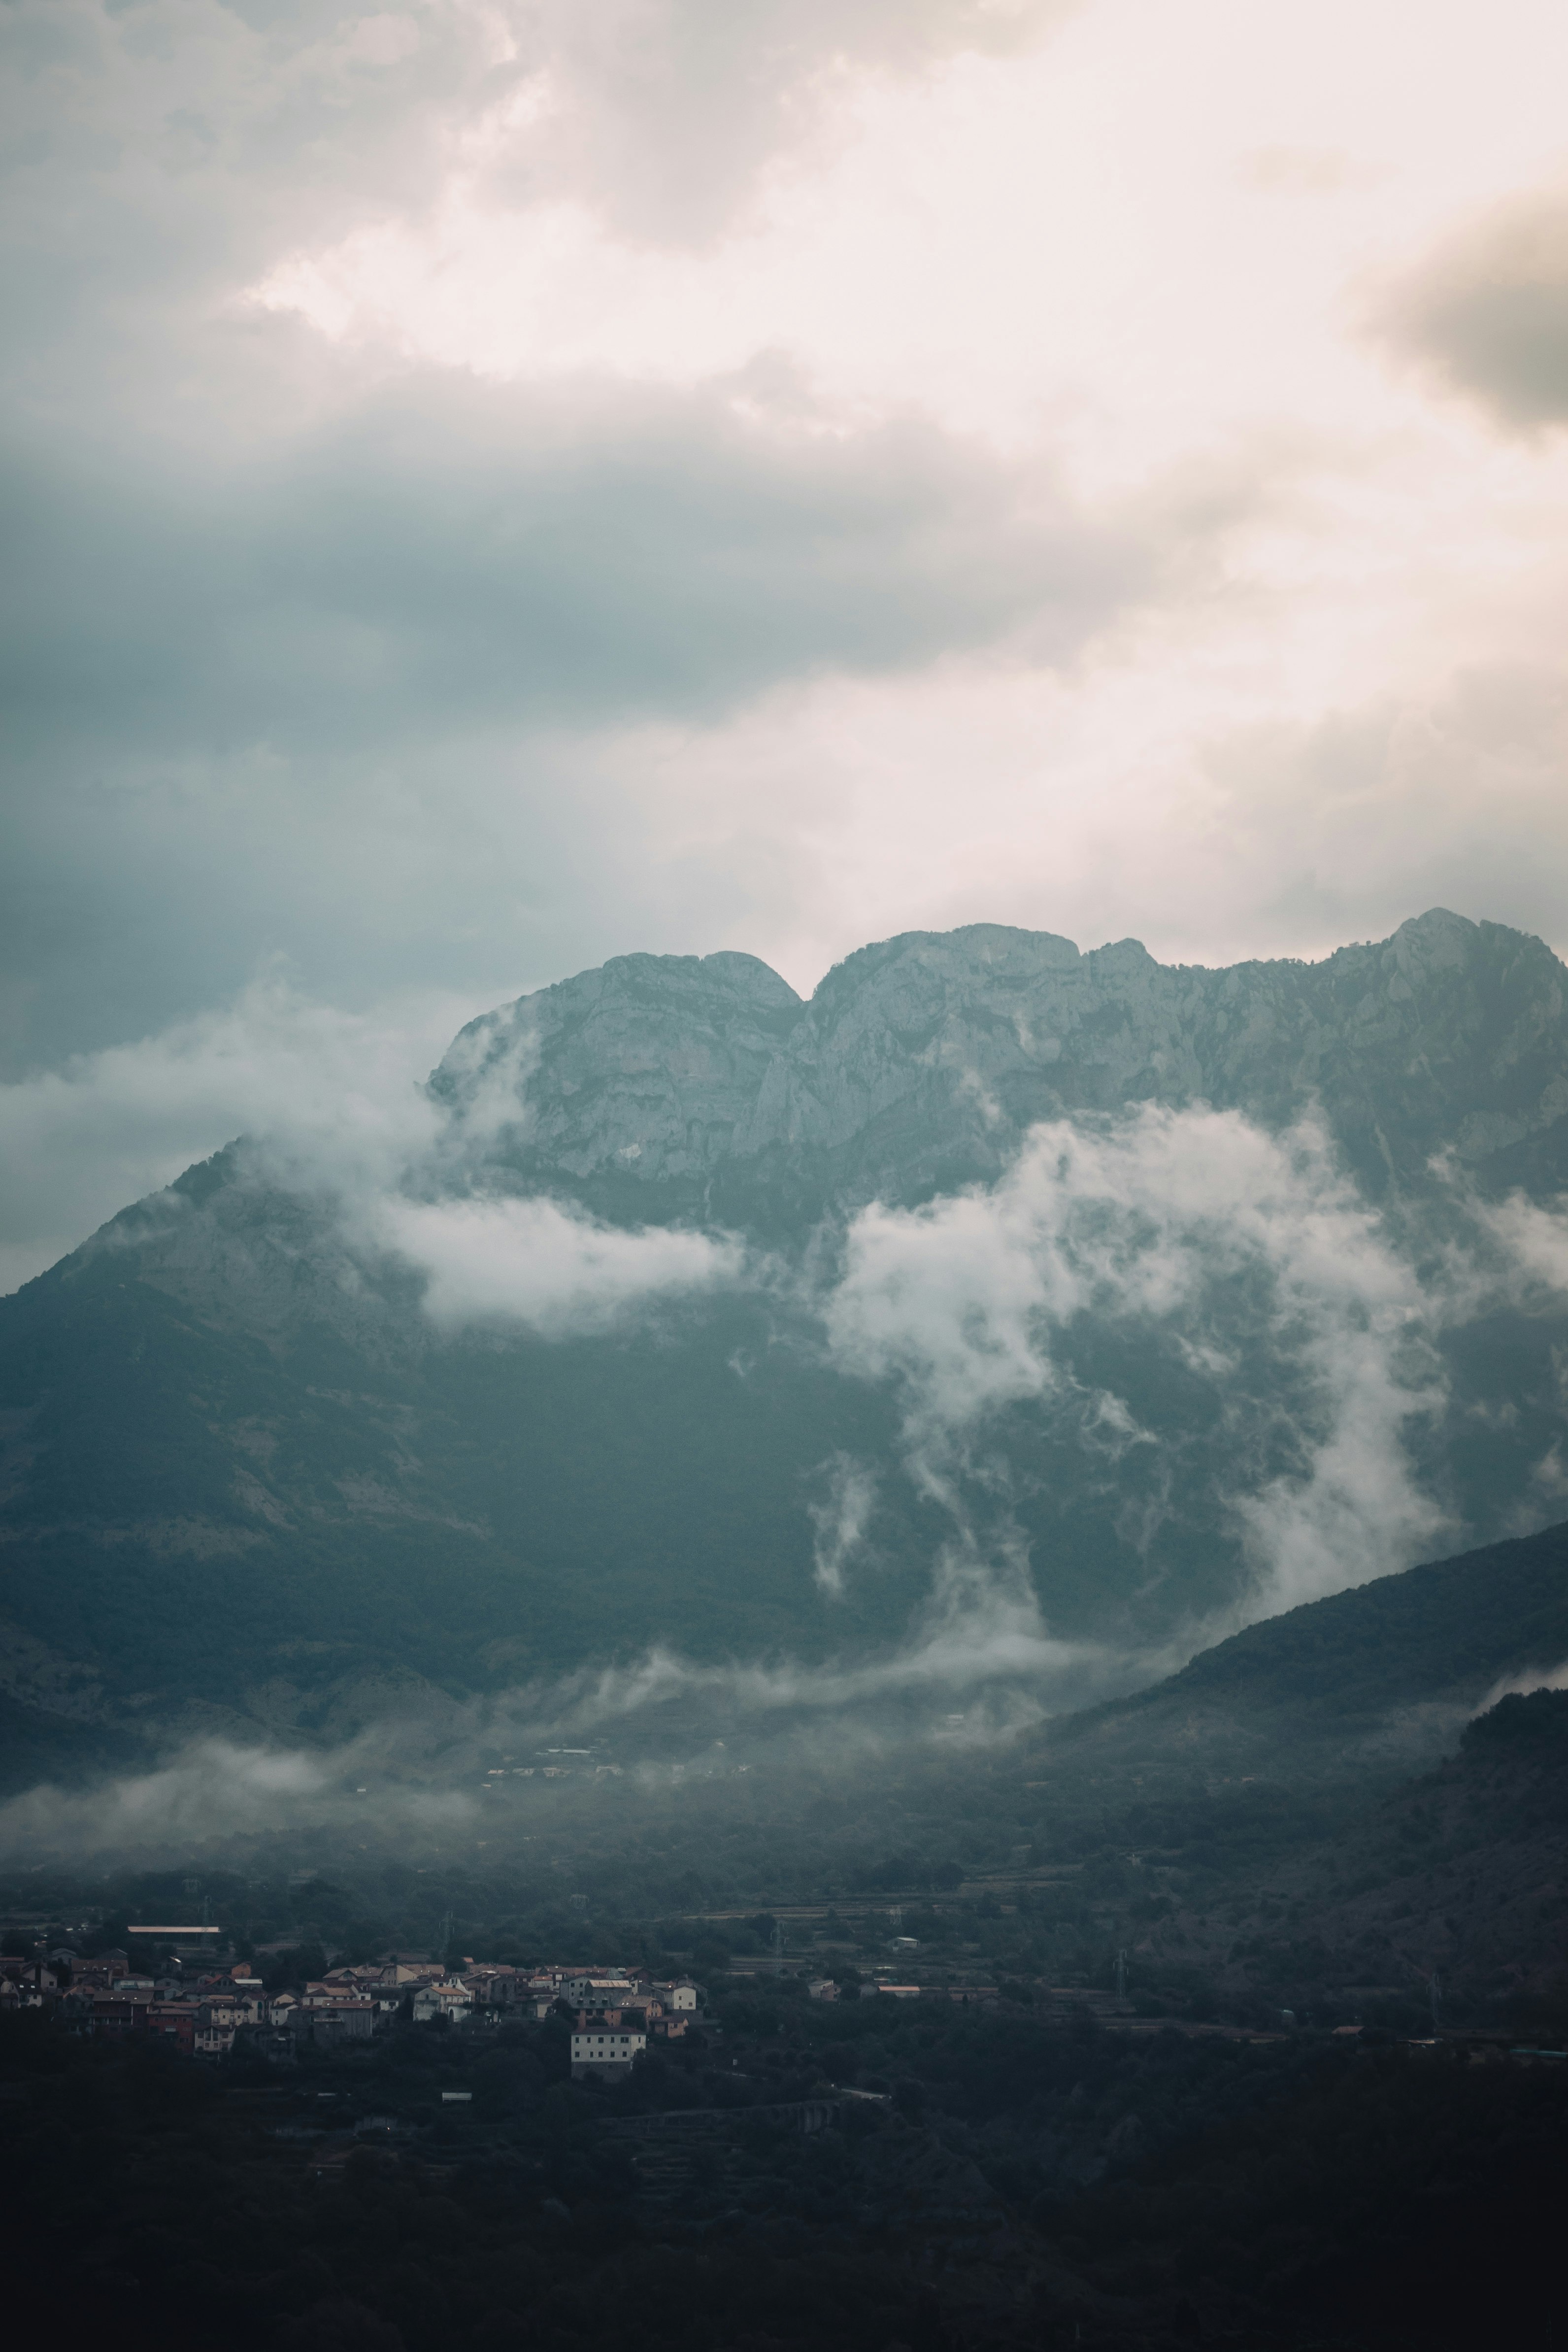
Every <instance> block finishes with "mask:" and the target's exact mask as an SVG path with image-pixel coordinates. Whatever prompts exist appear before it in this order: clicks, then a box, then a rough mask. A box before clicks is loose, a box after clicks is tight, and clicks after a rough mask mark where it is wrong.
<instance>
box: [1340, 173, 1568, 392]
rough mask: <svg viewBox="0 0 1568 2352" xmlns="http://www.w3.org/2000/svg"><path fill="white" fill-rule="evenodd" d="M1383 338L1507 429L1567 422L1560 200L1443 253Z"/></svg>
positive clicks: (1546, 201)
mask: <svg viewBox="0 0 1568 2352" xmlns="http://www.w3.org/2000/svg"><path fill="white" fill-rule="evenodd" d="M1385 331H1388V332H1392V334H1393V335H1394V336H1395V337H1396V340H1397V341H1399V342H1400V343H1402V344H1403V345H1404V347H1405V348H1406V350H1408V351H1410V352H1413V353H1414V354H1415V355H1416V358H1417V359H1419V360H1420V361H1422V362H1425V363H1426V365H1427V367H1429V368H1431V369H1433V370H1435V371H1437V373H1439V374H1440V375H1442V376H1443V377H1444V378H1446V379H1447V381H1448V383H1450V384H1452V385H1453V386H1454V387H1455V388H1456V389H1457V390H1458V391H1460V392H1463V393H1466V394H1469V396H1470V397H1471V398H1472V399H1474V400H1477V401H1479V403H1480V404H1482V406H1484V407H1485V408H1487V409H1489V410H1490V412H1491V414H1492V415H1494V416H1495V417H1497V418H1498V419H1499V420H1500V422H1501V423H1502V424H1504V425H1509V426H1511V427H1514V428H1515V429H1521V428H1522V429H1523V430H1526V431H1529V430H1531V428H1535V427H1539V426H1542V425H1555V424H1561V423H1563V421H1564V420H1565V419H1568V193H1562V192H1552V193H1548V194H1537V195H1532V196H1530V197H1527V198H1524V199H1522V200H1521V201H1520V202H1519V203H1517V204H1514V205H1510V206H1508V207H1507V208H1506V209H1504V210H1502V211H1500V212H1498V213H1496V214H1494V215H1491V217H1490V219H1488V220H1486V221H1484V222H1482V223H1481V224H1480V225H1479V226H1477V227H1476V228H1474V229H1472V230H1471V231H1470V232H1469V234H1468V235H1466V236H1461V237H1458V238H1456V239H1455V240H1453V241H1452V242H1451V243H1450V244H1449V245H1448V246H1446V247H1443V248H1442V249H1441V250H1440V251H1439V252H1438V253H1437V254H1436V255H1435V256H1434V257H1433V258H1432V259H1431V260H1430V261H1429V262H1428V263H1427V266H1426V268H1424V269H1422V270H1421V271H1420V272H1419V273H1418V274H1417V275H1416V278H1414V279H1413V280H1412V281H1411V282H1410V283H1409V284H1408V285H1406V287H1405V288H1404V289H1402V290H1401V291H1400V293H1399V294H1398V296H1397V297H1396V300H1395V301H1394V303H1393V304H1392V306H1391V309H1390V311H1389V314H1388V316H1387V318H1386V320H1385Z"/></svg>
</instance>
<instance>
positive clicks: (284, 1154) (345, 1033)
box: [0, 974, 466, 1288]
mask: <svg viewBox="0 0 1568 2352" xmlns="http://www.w3.org/2000/svg"><path fill="white" fill-rule="evenodd" d="M465 1009H466V1008H464V1007H461V1006H460V1003H458V1002H457V1001H455V1000H454V999H453V998H452V997H450V996H436V995H434V994H432V995H428V996H426V997H424V998H423V1000H415V1001H413V1002H410V1001H406V1000H405V1001H404V1002H402V1003H387V1004H383V1005H382V1006H380V1007H379V1008H377V1009H376V1010H375V1011H373V1012H371V1013H362V1014H356V1013H345V1012H343V1011H340V1010H339V1009H337V1008H335V1007H333V1006H331V1005H325V1004H321V1003H313V1002H312V1001H311V1000H310V999H309V998H308V997H306V996H305V995H303V994H302V993H301V992H299V991H298V989H296V988H295V987H293V986H292V985H291V984H290V983H289V982H288V981H287V979H285V978H282V977H280V976H277V975H276V974H274V975H272V976H269V977H267V978H265V979H263V980H260V981H258V982H256V983H255V984H254V985H253V986H252V987H250V988H249V989H247V990H246V992H244V994H243V995H242V996H241V997H240V998H239V999H238V1000H237V1002H235V1003H233V1004H231V1005H229V1006H227V1007H225V1009H224V1010H222V1011H220V1012H214V1013H204V1014H202V1015H200V1016H199V1017H198V1018H197V1019H195V1020H192V1021H187V1022H181V1023H178V1024H174V1025H173V1026H172V1027H171V1028H169V1029H166V1030H164V1031H163V1032H162V1034H159V1035H156V1036H152V1037H145V1038H141V1039H138V1040H137V1041H136V1042H134V1043H133V1044H130V1045H117V1046H112V1047H110V1048H109V1049H108V1050H107V1051H105V1052H102V1053H97V1054H81V1055H73V1056H72V1057H71V1059H70V1060H69V1061H68V1062H67V1063H66V1065H65V1066H64V1067H63V1068H62V1069H58V1070H50V1071H41V1072H39V1073H37V1075H35V1076H31V1077H27V1078H24V1079H21V1080H18V1081H17V1082H16V1083H15V1084H12V1085H8V1086H0V1180H3V1181H0V1191H3V1192H4V1196H5V1232H4V1235H3V1238H0V1285H3V1286H4V1287H5V1288H12V1287H14V1286H16V1284H17V1283H20V1282H24V1281H26V1280H28V1279H29V1278H30V1277H31V1276H33V1275H35V1274H37V1273H40V1272H41V1271H42V1270H43V1269H44V1267H46V1266H47V1265H52V1264H53V1263H54V1262H55V1261H56V1260H57V1258H59V1257H62V1256H63V1255H65V1254H66V1252H67V1251H68V1250H71V1249H74V1248H75V1247H76V1246H77V1245H78V1243H79V1242H81V1241H82V1240H83V1239H84V1237H85V1236H86V1235H87V1234H89V1233H90V1232H92V1230H93V1229H94V1228H95V1227H96V1226H97V1225H99V1224H100V1223H103V1222H104V1220H105V1219H107V1218H109V1217H110V1216H112V1215H114V1213H116V1212H117V1211H118V1210H120V1209H122V1208H124V1207H125V1206H126V1204H127V1203H128V1202H132V1201H136V1200H140V1199H141V1198H143V1197H144V1196H145V1195H147V1194H148V1193H151V1192H156V1191H158V1190H160V1189H161V1188H162V1186H164V1185H166V1184H168V1183H169V1182H171V1181H172V1179H173V1178H174V1177H176V1176H178V1175H179V1174H180V1173H181V1172H182V1171H183V1170H184V1169H186V1168H188V1167H190V1166H191V1165H192V1163H193V1161H196V1160H204V1159H207V1158H208V1157H210V1155H211V1154H212V1153H213V1152H214V1151H216V1150H220V1149H221V1148H222V1146H223V1145H225V1143H228V1142H231V1141H233V1140H234V1139H235V1137H237V1136H239V1135H241V1134H246V1135H250V1136H253V1137H258V1138H260V1139H262V1140H261V1143H260V1147H259V1151H260V1159H259V1161H258V1164H259V1165H260V1166H262V1167H264V1168H265V1169H266V1171H267V1172H268V1173H269V1174H271V1175H272V1176H274V1177H275V1178H277V1180H278V1181H283V1182H286V1183H287V1182H297V1183H301V1184H303V1185H304V1186H306V1187H307V1188H308V1189H312V1190H314V1189H319V1188H325V1189H329V1190H336V1191H343V1192H350V1193H351V1194H353V1195H355V1196H359V1197H363V1196H366V1195H374V1194H376V1193H378V1192H381V1191H382V1190H383V1189H384V1188H385V1187H386V1186H388V1185H389V1184H392V1183H393V1182H395V1181H396V1180H397V1178H398V1176H399V1175H400V1174H401V1172H402V1169H403V1167H404V1166H405V1165H406V1164H407V1162H408V1161H409V1160H410V1159H411V1158H413V1157H415V1156H417V1155H418V1154H420V1153H422V1152H423V1151H424V1150H427V1149H428V1148H429V1145H430V1143H431V1142H432V1140H433V1139H434V1135H435V1132H436V1118H435V1114H434V1110H433V1108H432V1106H431V1105H430V1103H429V1101H428V1099H427V1098H426V1097H425V1096H424V1093H423V1078H424V1076H425V1074H426V1073H427V1071H428V1070H429V1068H430V1066H431V1065H432V1064H433V1063H434V1061H435V1059H436V1058H437V1056H438V1055H439V1054H440V1052H441V1051H442V1049H443V1047H444V1045H445V1044H446V1041H447V1039H448V1038H449V1037H450V1035H451V1033H452V1029H453V1026H454V1024H455V1018H456V1017H458V1016H459V1015H460V1013H461V1011H462V1010H465Z"/></svg>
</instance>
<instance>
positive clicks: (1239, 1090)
mask: <svg viewBox="0 0 1568 2352" xmlns="http://www.w3.org/2000/svg"><path fill="white" fill-rule="evenodd" d="M1564 979H1565V974H1564V971H1563V965H1562V964H1561V963H1560V962H1559V961H1558V959H1557V958H1556V957H1555V956H1554V955H1553V954H1552V951H1551V950H1550V949H1548V948H1546V947H1545V946H1543V945H1542V942H1541V941H1540V940H1534V939H1530V938H1527V937H1525V936H1524V935H1522V934H1521V933H1520V932H1517V931H1512V930H1509V929H1506V928H1504V927H1503V926H1502V925H1500V924H1494V923H1481V924H1475V923H1470V922H1467V921H1466V920H1465V919H1463V918H1462V917H1459V916H1457V915H1451V914H1448V913H1447V912H1445V911H1443V910H1442V909H1437V910H1435V911H1433V912H1432V913H1430V914H1427V915H1423V916H1421V917H1420V918H1418V919H1416V920H1415V921H1413V922H1409V923H1406V924H1405V925H1403V926H1402V927H1401V929H1399V930H1398V931H1397V932H1396V934H1395V936H1394V938H1393V939H1391V940H1384V941H1382V942H1381V943H1379V944H1378V945H1376V946H1369V947H1349V948H1343V949H1341V950H1340V951H1339V952H1338V953H1337V954H1336V955H1333V956H1331V957H1329V958H1328V960H1327V961H1325V962H1323V963H1321V964H1305V963H1298V962H1295V961H1281V962H1257V963H1246V964H1238V965H1236V966H1234V967H1232V968H1231V969H1229V970H1226V971H1208V970H1205V969H1203V968H1201V967H1196V966H1186V965H1182V966H1175V967H1171V966H1166V965H1161V964H1158V963H1156V962H1155V961H1154V959H1153V957H1152V956H1150V955H1149V954H1147V953H1146V951H1145V950H1144V949H1143V948H1142V947H1141V946H1140V945H1139V944H1138V942H1137V941H1136V940H1121V941H1119V942H1118V943H1117V944H1116V945H1115V946H1113V947H1106V948H1100V949H1097V950H1092V951H1091V952H1090V953H1088V954H1086V955H1084V954H1080V952H1079V950H1078V949H1077V948H1076V947H1074V946H1073V944H1072V942H1071V940H1063V939H1057V938H1055V937H1054V936H1053V935H1052V934H1051V933H1050V932H1049V931H1021V930H1014V929H1009V928H1007V927H1005V926H1003V925H1001V924H995V923H975V924H970V925H968V926H967V927H966V928H965V929H962V930H957V931H949V932H931V931H912V932H906V933H904V935H903V936H902V937H901V938H898V939H894V940H886V941H884V942H883V944H882V945H880V946H877V947H869V948H863V949H862V950H861V951H860V952H859V953H858V954H856V955H852V956H850V957H848V958H847V959H846V961H844V962H843V963H841V964H839V965H837V966H836V967H835V968H834V970H833V971H831V972H830V973H829V974H828V976H827V978H826V979H825V980H824V981H823V982H822V983H821V987H820V988H819V989H818V990H817V992H816V993H815V995H814V996H813V997H812V999H811V1001H810V1003H809V1004H803V1003H801V1002H800V999H799V998H798V997H797V996H796V994H795V992H794V991H793V990H792V989H790V988H789V986H788V985H787V983H786V982H784V981H782V980H780V979H779V975H778V973H777V972H774V971H769V969H768V966H767V965H766V964H763V963H759V962H758V961H757V959H756V958H755V957H752V956H745V955H734V954H729V955H713V956H706V957H704V958H702V959H700V960H699V959H698V958H696V957H695V956H686V957H682V956H620V957H617V958H616V959H615V960H614V961H612V962H611V963H608V964H606V965H605V966H604V967H603V968H602V970H601V971H591V972H585V973H583V974H581V975H580V977H579V978H577V979H575V980H570V981H564V982H561V983H560V984H559V986H558V987H555V988H548V989H543V990H541V991H539V992H538V994H536V995H533V996H526V997H523V998H521V999H520V1000H519V1001H518V1002H517V1003H516V1004H513V1005H509V1006H507V1007H506V1008H504V1009H503V1010H501V1011H499V1012H497V1013H488V1014H486V1016H485V1017H484V1018H483V1019H482V1020H479V1021H476V1022H473V1023H471V1024H470V1025H469V1026H468V1027H467V1028H466V1029H465V1030H464V1031H463V1033H462V1034H461V1036H460V1037H459V1038H458V1039H457V1040H456V1042H455V1045H454V1046H453V1049H452V1051H451V1052H450V1053H449V1054H448V1055H447V1056H446V1058H445V1059H444V1062H443V1063H442V1065H441V1067H440V1068H439V1069H438V1070H437V1072H436V1074H435V1077H434V1088H435V1091H436V1093H437V1094H438V1096H439V1097H440V1098H441V1099H442V1100H443V1101H444V1102H445V1103H447V1104H449V1105H450V1106H451V1107H452V1108H453V1109H454V1110H455V1112H456V1113H457V1114H458V1115H459V1116H460V1117H461V1116H462V1115H463V1114H464V1113H465V1111H469V1110H472V1109H473V1108H475V1107H476V1106H478V1105H483V1106H484V1109H485V1115H486V1118H487V1119H488V1120H489V1121H490V1122H491V1123H492V1124H494V1123H495V1122H496V1120H497V1100H496V1097H497V1092H499V1093H501V1094H502V1095H503V1096H505V1097H511V1098H513V1099H514V1100H515V1102H516V1105H517V1110H518V1112H519V1114H522V1116H520V1117H519V1118H518V1121H517V1124H516V1125H509V1126H503V1127H502V1128H501V1129H500V1132H499V1134H498V1136H497V1140H496V1142H495V1144H494V1145H493V1146H492V1148H491V1149H490V1150H488V1151H487V1152H486V1155H485V1164H486V1166H487V1168H488V1169H489V1170H490V1171H492V1172H494V1173H497V1174H502V1175H504V1176H505V1177H506V1178H507V1179H508V1180H510V1181H514V1182H516V1183H517V1185H518V1186H519V1187H523V1188H527V1189H529V1190H534V1189H538V1188H549V1189H570V1190H571V1191H573V1192H578V1193H580V1195H581V1196H582V1197H583V1198H584V1199H586V1200H588V1201H590V1202H591V1203H592V1205H593V1206H594V1207H595V1208H596V1209H598V1210H599V1211H600V1212H601V1213H603V1214H606V1215H610V1216H620V1217H632V1218H635V1219H641V1220H646V1219H659V1218H674V1217H690V1216H695V1215H702V1216H705V1217H708V1218H712V1219H714V1220H716V1222H719V1223H733V1224H736V1225H738V1226H740V1227H742V1228H744V1229H747V1230H769V1229H772V1228H774V1227H775V1226H776V1227H778V1228H779V1229H781V1230H783V1231H786V1232H787V1231H789V1230H791V1229H792V1228H796V1227H798V1226H799V1225H800V1223H802V1222H810V1220H812V1219H814V1218H816V1217H818V1216H820V1215H821V1214H822V1213H824V1212H825V1211H826V1210H828V1209H829V1208H831V1207H842V1206H844V1205H845V1204H851V1203H853V1204H858V1203H861V1202H867V1201H870V1200H873V1199H880V1200H886V1201H899V1202H910V1201H918V1200H924V1199H927V1198H929V1197H930V1196H931V1195H932V1194H934V1193H938V1192H951V1191H953V1190H955V1189H956V1187H958V1186H959V1185H961V1184H966V1183H970V1182H975V1181H985V1180H986V1179H988V1178H993V1177H995V1176H996V1175H997V1174H998V1172H999V1171H1000V1170H1001V1168H1002V1167H1003V1166H1004V1164H1005V1162H1006V1160H1007V1158H1008V1156H1009V1150H1012V1149H1014V1148H1016V1145H1017V1142H1018V1139H1019V1136H1020V1135H1021V1134H1022V1133H1023V1132H1024V1130H1025V1129H1027V1128H1029V1127H1030V1125H1031V1124H1033V1123H1034V1122H1035V1121H1037V1120H1040V1119H1051V1118H1062V1117H1068V1118H1072V1117H1081V1116H1082V1115H1084V1114H1092V1113H1113V1112H1116V1111H1119V1110H1120V1109H1121V1108H1123V1107H1124V1105H1125V1104H1127V1103H1131V1102H1138V1103H1156V1102H1157V1103H1170V1104H1186V1103H1192V1102H1195V1101H1203V1102H1207V1103H1210V1104H1213V1105H1215V1106H1217V1107H1219V1108H1239V1109H1241V1110H1244V1111H1245V1112H1246V1113H1247V1114H1248V1115H1249V1117H1250V1118H1257V1119H1261V1120H1263V1121H1264V1122H1266V1123H1268V1124H1270V1125H1281V1124H1283V1123H1284V1122H1285V1121H1287V1120H1289V1119H1290V1118H1292V1117H1295V1116H1297V1115H1298V1114H1299V1113H1300V1112H1301V1111H1302V1110H1303V1109H1304V1108H1308V1107H1309V1106H1312V1105H1319V1106H1321V1107H1322V1111H1323V1113H1324V1115H1325V1116H1326V1118H1327V1120H1328V1122H1329V1125H1330V1127H1331V1129H1332V1130H1333V1135H1334V1138H1335V1140H1336V1142H1337V1143H1338V1145H1339V1148H1340V1150H1342V1152H1343V1155H1344V1158H1345V1160H1346V1161H1347V1163H1348V1165H1349V1166H1350V1168H1351V1170H1352V1171H1354V1174H1355V1176H1356V1178H1357V1180H1358V1181H1360V1182H1361V1183H1362V1184H1363V1185H1364V1187H1366V1188H1367V1189H1368V1190H1369V1191H1371V1192H1374V1193H1375V1194H1379V1193H1382V1192H1385V1190H1387V1189H1388V1188H1389V1186H1390V1185H1397V1184H1400V1183H1408V1182H1410V1181H1419V1180H1420V1178H1421V1177H1422V1175H1423V1173H1424V1171H1425V1170H1426V1167H1427V1162H1428V1160H1430V1159H1431V1157H1432V1155H1433V1154H1434V1153H1436V1152H1439V1151H1444V1150H1448V1151H1452V1152H1453V1153H1454V1154H1455V1155H1456V1156H1457V1157H1458V1160H1460V1161H1461V1162H1462V1163H1463V1164H1464V1165H1465V1166H1466V1167H1468V1168H1471V1169H1473V1170H1475V1171H1477V1173H1478V1175H1479V1179H1480V1181H1482V1182H1484V1183H1490V1184H1491V1185H1494V1186H1500V1185H1508V1184H1512V1183H1518V1182H1523V1183H1527V1184H1530V1185H1531V1186H1532V1187H1534V1188H1541V1189H1550V1188H1552V1186H1554V1185H1556V1184H1560V1183H1561V1182H1563V1181H1564V1178H1565V1176H1568V1024H1565V1020H1564Z"/></svg>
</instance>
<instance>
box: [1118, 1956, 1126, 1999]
mask: <svg viewBox="0 0 1568 2352" xmlns="http://www.w3.org/2000/svg"><path fill="white" fill-rule="evenodd" d="M1116 1998H1117V2000H1126V1998H1127V1955H1126V1952H1125V1951H1124V1950H1123V1951H1119V1952H1118V1953H1117V1955H1116Z"/></svg>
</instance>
